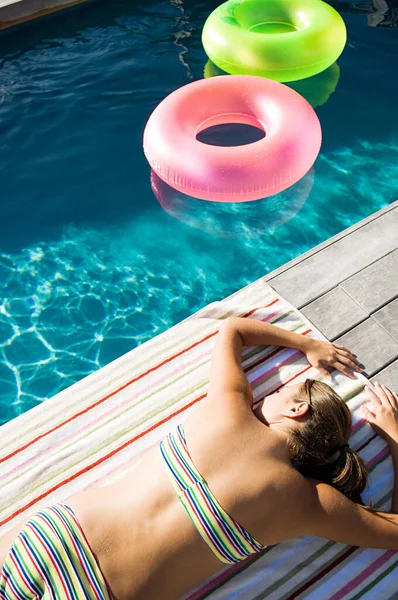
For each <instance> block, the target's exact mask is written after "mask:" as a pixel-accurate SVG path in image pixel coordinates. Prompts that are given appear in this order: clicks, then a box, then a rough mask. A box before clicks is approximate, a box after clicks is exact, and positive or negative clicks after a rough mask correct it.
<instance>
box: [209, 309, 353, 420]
mask: <svg viewBox="0 0 398 600" xmlns="http://www.w3.org/2000/svg"><path fill="white" fill-rule="evenodd" d="M243 346H282V347H286V348H297V349H298V350H301V351H302V352H303V353H304V354H306V356H307V359H308V361H309V362H310V363H311V364H312V365H313V366H314V367H316V368H317V369H318V370H319V371H320V372H321V373H325V374H327V373H328V371H327V370H326V367H333V368H336V369H339V370H340V371H342V372H343V373H345V374H346V375H348V376H349V377H355V376H354V374H353V373H352V371H350V369H352V370H354V371H359V372H360V371H361V370H362V369H361V368H360V366H359V363H358V361H357V360H356V358H355V357H354V356H353V355H352V354H351V352H350V351H349V350H347V349H346V348H344V347H343V346H339V345H338V344H332V343H330V342H324V341H321V340H315V339H313V338H310V337H308V336H305V335H300V334H297V333H292V332H291V331H288V330H286V329H283V328H281V327H277V326H275V325H270V324H269V323H263V322H262V321H258V320H256V319H246V318H242V317H229V318H228V319H226V320H225V321H224V323H223V324H222V326H221V327H220V330H219V332H218V335H217V337H216V341H215V345H214V349H213V354H212V359H211V371H210V382H209V389H208V398H210V399H212V398H214V399H215V401H216V402H217V405H218V406H221V404H225V403H227V405H228V408H229V407H230V405H231V404H232V406H237V405H243V406H246V407H247V406H249V407H250V408H252V405H253V396H252V392H251V388H250V385H249V382H248V380H247V378H246V375H245V373H244V371H243V369H242V364H241V359H242V349H243Z"/></svg>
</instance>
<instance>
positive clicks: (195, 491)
mask: <svg viewBox="0 0 398 600" xmlns="http://www.w3.org/2000/svg"><path fill="white" fill-rule="evenodd" d="M160 451H161V454H162V456H163V458H164V461H165V463H166V465H167V467H168V469H167V470H168V473H169V475H170V477H171V481H172V483H173V485H174V487H175V489H176V491H177V495H178V497H179V499H180V501H181V503H182V505H183V507H184V508H185V510H186V512H187V513H188V516H189V518H190V519H191V521H192V523H193V524H194V525H195V527H196V529H197V530H198V532H199V533H200V535H201V536H202V538H203V539H204V541H205V542H206V544H207V545H208V546H209V547H210V549H211V550H212V551H213V552H214V554H215V555H216V556H217V558H218V559H219V560H221V562H223V563H228V564H230V563H238V562H240V561H242V560H244V559H245V558H247V557H248V556H250V555H251V554H254V553H256V552H260V551H261V550H263V548H264V546H262V545H261V544H259V543H258V542H257V541H256V540H255V539H254V538H253V537H252V536H251V535H250V533H248V532H247V531H246V530H245V529H244V528H243V527H242V526H241V525H239V523H237V522H236V521H235V520H234V519H233V518H232V517H230V515H229V514H228V513H226V512H225V510H224V509H223V508H222V507H221V506H220V504H219V503H218V502H217V500H216V498H215V497H214V496H213V494H212V493H211V491H210V490H209V488H208V486H207V483H206V482H205V480H204V479H203V477H202V476H201V474H200V473H199V472H198V470H197V469H196V467H195V465H194V464H193V462H192V459H191V457H190V455H189V452H188V448H187V444H186V441H185V435H184V430H183V427H182V425H179V426H178V427H177V429H176V430H175V431H174V432H172V433H169V434H168V435H167V436H166V437H165V438H164V439H163V440H162V441H161V442H160Z"/></svg>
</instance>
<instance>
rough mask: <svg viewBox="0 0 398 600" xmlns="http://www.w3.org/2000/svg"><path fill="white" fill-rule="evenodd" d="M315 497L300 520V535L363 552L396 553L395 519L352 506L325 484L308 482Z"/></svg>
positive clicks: (397, 518)
mask: <svg viewBox="0 0 398 600" xmlns="http://www.w3.org/2000/svg"><path fill="white" fill-rule="evenodd" d="M309 483H310V484H311V483H312V485H313V486H314V489H315V496H313V498H312V501H310V502H308V504H307V507H306V509H305V516H304V517H303V518H302V531H301V533H302V534H306V535H308V534H309V535H317V536H320V537H323V538H326V539H329V540H333V541H335V542H343V543H344V544H351V545H352V546H360V547H363V548H385V549H392V550H398V515H396V514H391V513H383V512H373V511H370V510H368V509H366V508H365V507H363V506H361V505H359V504H354V502H351V500H349V499H348V498H346V497H345V496H344V495H343V494H341V492H339V491H337V490H336V489H334V488H332V487H331V486H330V485H328V484H326V483H320V482H309Z"/></svg>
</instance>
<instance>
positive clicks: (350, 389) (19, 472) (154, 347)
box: [0, 280, 398, 600]
mask: <svg viewBox="0 0 398 600" xmlns="http://www.w3.org/2000/svg"><path fill="white" fill-rule="evenodd" d="M230 315H235V316H243V317H246V318H251V319H259V320H262V321H266V322H269V323H274V324H276V325H279V326H281V327H284V328H286V329H289V330H291V331H295V332H297V333H301V334H304V335H308V336H312V337H317V338H322V336H321V334H320V333H319V332H318V331H316V329H315V328H314V327H313V325H312V324H311V323H310V322H309V321H308V320H306V319H305V317H303V315H301V314H300V313H299V312H298V311H297V310H295V309H294V308H293V307H292V306H291V305H290V304H288V303H287V302H286V301H285V300H283V299H282V298H281V297H280V296H279V295H278V294H277V293H276V292H275V291H274V290H273V289H272V288H271V287H270V286H269V285H267V284H266V283H265V282H263V281H262V280H259V281H257V282H255V283H253V284H251V285H250V286H248V287H246V288H244V289H243V290H241V291H239V292H237V293H236V294H234V295H233V296H231V297H229V298H227V299H225V300H223V301H221V302H215V303H213V304H210V305H209V306H207V307H205V308H204V309H202V310H201V311H199V312H198V313H195V314H194V315H192V316H191V317H190V318H189V319H187V320H185V321H183V322H181V323H180V324H178V325H176V326H174V327H172V328H171V329H169V330H168V331H166V332H165V333H163V334H161V335H159V336H157V337H155V338H153V339H152V340H150V341H149V342H147V343H145V344H143V345H142V346H140V347H138V348H135V349H134V350H132V351H131V352H130V353H128V354H126V355H124V356H122V357H121V358H120V359H118V360H116V361H114V362H113V363H111V364H109V365H107V366H106V367H104V368H102V369H100V370H99V371H97V372H96V373H93V374H92V375H90V376H89V377H86V378H85V379H83V380H82V381H80V382H78V383H76V384H75V385H73V386H72V387H70V388H68V389H67V390H64V391H63V392H61V393H60V394H57V395H56V396H55V397H53V398H51V399H50V400H47V401H46V402H44V403H43V404H42V405H40V406H37V407H35V408H33V409H32V410H30V411H29V412H27V413H25V414H23V415H21V416H19V417H17V418H16V419H14V420H13V421H11V422H9V423H7V424H5V425H3V426H2V427H1V428H0V440H1V441H0V534H2V533H5V532H6V531H7V530H8V529H10V528H11V527H12V526H13V525H15V523H16V522H18V521H21V520H23V519H24V518H25V517H27V516H29V515H30V514H32V513H34V512H36V511H37V510H39V509H40V508H42V507H45V506H48V505H50V504H54V503H57V502H61V501H62V500H63V499H65V498H66V497H68V496H70V495H72V494H74V493H76V492H78V491H80V490H83V489H87V488H90V487H92V486H102V485H106V484H107V483H110V482H112V481H114V480H116V479H117V478H118V477H120V476H122V475H123V474H125V473H126V471H127V470H129V469H131V468H132V466H133V465H134V464H135V463H136V462H137V461H139V459H140V457H142V455H143V454H144V453H145V452H146V451H147V450H148V449H149V448H151V447H152V446H153V445H154V444H157V443H158V442H159V441H160V439H161V438H162V437H163V436H164V435H165V434H166V433H167V432H168V431H169V430H170V429H171V428H172V427H174V426H176V425H177V424H178V423H180V422H181V421H182V420H183V419H184V418H185V416H186V415H187V414H188V413H189V411H191V410H194V408H195V405H196V404H197V403H198V402H200V401H201V400H202V399H203V398H204V397H205V395H206V392H207V385H208V377H209V370H210V357H211V352H212V348H213V345H214V341H215V336H216V334H217V332H218V329H219V327H220V325H221V323H222V321H223V319H225V318H226V317H228V316H230ZM243 366H244V369H245V372H246V374H247V376H248V379H249V381H250V383H251V386H252V388H253V393H254V399H255V401H258V400H260V399H261V398H262V397H263V396H264V395H265V394H267V393H270V392H271V391H273V390H275V389H276V388H278V387H279V386H281V385H284V384H288V383H290V382H299V381H302V380H304V379H305V378H307V377H319V374H318V373H317V371H316V370H315V369H314V368H313V367H311V366H310V365H309V364H308V363H307V361H306V359H305V357H304V356H303V355H302V354H301V353H300V352H298V351H296V350H293V349H284V348H275V347H252V348H245V349H244V353H243ZM365 382H366V380H365V379H364V378H363V377H362V376H361V377H360V378H358V379H357V380H355V381H354V380H351V379H348V378H346V377H344V376H343V375H342V374H339V373H334V374H333V385H334V386H335V387H336V389H337V391H338V392H339V393H340V395H341V396H342V397H343V398H344V399H345V400H346V401H347V402H348V404H349V406H350V408H351V410H352V413H353V435H352V438H351V442H350V443H351V445H352V446H353V447H354V448H355V449H357V450H359V452H360V454H361V456H362V457H363V458H364V460H365V461H366V463H367V464H368V466H369V468H370V471H371V474H370V486H369V489H368V490H367V492H366V494H365V498H366V499H367V500H368V499H369V498H371V499H372V502H373V504H374V505H375V506H376V507H378V508H382V509H387V508H389V502H390V494H391V489H392V481H393V480H392V467H391V462H390V457H389V454H388V448H387V446H386V444H385V443H384V441H383V440H382V439H381V438H380V437H378V436H376V435H375V434H374V432H373V430H372V429H371V427H370V426H369V425H368V424H367V423H365V422H364V420H363V417H362V415H361V411H360V405H361V404H362V403H363V402H364V394H363V387H364V383H365ZM397 565H398V555H396V554H395V552H393V551H384V550H368V549H366V550H360V549H358V548H355V547H351V546H345V545H343V544H336V543H333V542H330V541H327V540H324V539H321V538H315V537H302V538H296V539H293V540H290V541H288V542H285V543H283V544H279V545H278V546H275V547H271V548H267V549H266V550H265V551H264V552H263V553H261V554H260V555H256V556H254V557H250V558H249V559H247V561H245V562H244V563H241V564H239V565H234V566H232V567H229V566H228V567H226V568H225V569H224V570H223V571H221V572H220V573H219V574H217V575H216V576H214V577H212V578H211V579H210V580H208V581H207V582H205V583H204V584H202V585H201V586H200V587H199V588H198V589H196V590H192V591H191V592H190V593H189V594H188V596H187V597H186V598H187V599H189V600H199V599H202V598H207V597H209V598H210V599H211V600H224V599H227V598H228V599H231V598H233V599H234V600H240V599H242V600H243V599H244V600H260V599H265V598H267V599H269V600H277V599H278V600H293V599H295V598H299V599H304V598H305V599H306V600H323V599H328V600H342V599H345V600H357V599H359V598H364V599H370V598H372V599H373V598H378V599H380V598H381V599H389V598H391V599H392V598H397V597H398V596H397V594H398V592H397V591H396V590H397V585H396V575H397V573H398V571H397V569H396V567H397Z"/></svg>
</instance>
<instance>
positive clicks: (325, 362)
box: [304, 338, 363, 379]
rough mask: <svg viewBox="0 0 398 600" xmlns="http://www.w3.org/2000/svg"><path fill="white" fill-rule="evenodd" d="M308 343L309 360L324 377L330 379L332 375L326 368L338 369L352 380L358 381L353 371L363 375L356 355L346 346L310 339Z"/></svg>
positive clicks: (307, 355) (306, 350)
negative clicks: (326, 376)
mask: <svg viewBox="0 0 398 600" xmlns="http://www.w3.org/2000/svg"><path fill="white" fill-rule="evenodd" d="M308 342H309V345H308V347H307V348H306V349H305V350H304V352H305V355H306V357H307V360H308V362H309V363H310V364H311V365H312V366H313V367H315V368H316V369H318V371H319V372H320V373H322V374H323V375H328V376H329V377H330V373H329V371H328V370H327V368H326V367H332V368H333V369H337V370H338V371H341V372H342V373H344V375H347V377H350V378H351V379H356V377H355V374H354V373H353V371H356V372H357V373H362V371H363V369H362V368H361V365H360V363H359V362H358V361H357V359H356V358H355V356H354V354H352V352H350V351H349V350H348V349H347V348H344V346H340V344H332V343H331V342H323V341H321V340H314V339H310V338H308Z"/></svg>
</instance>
